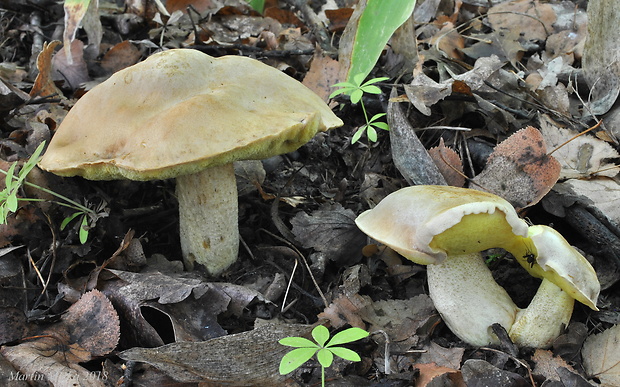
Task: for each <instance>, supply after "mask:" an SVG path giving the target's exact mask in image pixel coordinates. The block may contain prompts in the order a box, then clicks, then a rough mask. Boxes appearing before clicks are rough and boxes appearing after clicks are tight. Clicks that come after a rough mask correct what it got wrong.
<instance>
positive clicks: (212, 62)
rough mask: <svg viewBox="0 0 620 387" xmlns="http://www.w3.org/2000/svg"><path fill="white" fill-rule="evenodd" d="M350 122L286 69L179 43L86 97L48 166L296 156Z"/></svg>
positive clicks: (71, 169) (198, 163) (204, 163)
mask: <svg viewBox="0 0 620 387" xmlns="http://www.w3.org/2000/svg"><path fill="white" fill-rule="evenodd" d="M341 125H342V121H341V120H340V119H339V118H338V117H336V116H335V115H334V114H333V112H332V111H331V110H330V109H329V107H328V106H327V105H326V104H325V103H324V102H323V100H322V99H321V98H320V97H318V96H317V95H316V94H315V93H314V92H312V91H311V90H310V89H308V88H306V87H305V86H303V85H302V84H301V83H299V82H298V81H296V80H294V79H293V78H291V77H289V76H288V75H286V74H284V73H282V72H280V71H279V70H277V69H274V68H272V67H270V66H268V65H265V64H263V63H261V62H259V61H257V60H254V59H250V58H245V57H239V56H224V57H221V58H213V57H211V56H209V55H206V54H203V53H201V52H199V51H196V50H191V49H174V50H169V51H165V52H162V53H158V54H155V55H152V56H150V57H149V58H148V59H146V60H145V61H143V62H141V63H139V64H136V65H134V66H131V67H128V68H126V69H123V70H121V71H119V72H117V73H115V74H114V75H112V76H111V77H110V78H109V79H108V80H106V81H105V82H103V83H101V84H100V85H98V86H96V87H94V88H93V89H92V90H91V91H89V92H88V93H86V94H85V95H84V96H83V97H82V98H81V99H80V100H79V101H78V102H77V103H76V104H75V106H74V107H73V108H72V109H71V111H70V113H69V114H68V115H67V117H66V118H65V119H64V121H63V122H62V124H61V125H60V127H59V128H58V130H57V131H56V133H55V135H54V137H53V139H52V141H51V142H50V144H49V147H48V149H47V151H46V153H45V155H44V157H43V159H42V160H41V162H40V164H39V165H40V166H41V168H43V169H45V170H47V171H50V172H53V173H55V174H57V175H61V176H76V175H78V176H82V177H85V178H87V179H91V180H113V179H120V178H128V179H132V180H150V179H165V178H172V177H176V176H178V175H185V174H191V173H195V172H198V171H200V170H202V169H204V168H208V167H211V166H217V165H223V164H227V163H230V162H232V161H236V160H241V159H264V158H267V157H271V156H273V155H276V154H282V153H287V152H290V151H293V150H295V149H297V148H298V147H300V146H301V145H303V144H304V143H306V142H307V141H308V140H309V139H310V138H312V137H313V136H314V135H315V134H316V133H317V132H320V131H325V130H327V129H330V128H334V127H338V126H341Z"/></svg>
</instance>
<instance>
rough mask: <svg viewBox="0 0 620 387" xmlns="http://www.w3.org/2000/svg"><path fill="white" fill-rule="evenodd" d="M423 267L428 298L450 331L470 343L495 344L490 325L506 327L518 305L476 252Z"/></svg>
mask: <svg viewBox="0 0 620 387" xmlns="http://www.w3.org/2000/svg"><path fill="white" fill-rule="evenodd" d="M426 270H427V277H428V288H429V294H430V297H431V299H432V300H433V303H434V304H435V308H436V309H437V311H439V313H440V314H441V316H442V318H443V320H444V321H445V323H446V325H447V326H448V327H449V328H450V330H451V331H452V332H453V333H454V334H456V335H457V336H458V337H459V338H460V339H461V340H463V341H465V342H467V343H470V344H472V345H480V346H482V345H489V344H498V343H499V340H498V338H497V336H495V334H493V332H492V330H491V329H490V327H491V325H492V324H494V323H498V324H500V325H501V326H503V327H504V328H505V329H506V330H510V328H511V327H512V325H513V322H514V320H515V317H516V315H517V311H518V308H517V306H516V305H515V304H514V302H513V301H512V299H511V298H510V296H509V295H508V293H506V291H505V290H504V288H502V287H501V286H499V285H498V284H497V282H495V279H493V275H492V274H491V271H490V270H489V268H488V267H487V266H486V264H485V263H484V261H483V260H482V258H481V256H480V253H471V254H463V255H452V256H449V257H448V259H446V260H445V261H444V262H442V263H440V264H435V265H428V266H427V267H426Z"/></svg>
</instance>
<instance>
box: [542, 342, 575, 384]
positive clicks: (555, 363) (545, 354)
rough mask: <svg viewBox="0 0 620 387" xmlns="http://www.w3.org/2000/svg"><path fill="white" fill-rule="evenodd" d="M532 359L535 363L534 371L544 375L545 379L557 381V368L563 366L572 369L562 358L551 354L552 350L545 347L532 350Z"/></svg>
mask: <svg viewBox="0 0 620 387" xmlns="http://www.w3.org/2000/svg"><path fill="white" fill-rule="evenodd" d="M532 360H533V361H534V364H535V367H534V370H533V371H534V373H535V374H537V375H542V376H544V377H545V379H547V380H558V381H559V380H560V375H558V372H557V370H558V369H559V368H560V367H565V368H568V369H570V370H572V371H574V369H573V368H572V367H571V366H570V365H569V364H568V363H567V362H566V361H565V360H564V359H562V358H561V357H559V356H553V352H551V351H548V350H545V349H537V350H536V352H534V356H532Z"/></svg>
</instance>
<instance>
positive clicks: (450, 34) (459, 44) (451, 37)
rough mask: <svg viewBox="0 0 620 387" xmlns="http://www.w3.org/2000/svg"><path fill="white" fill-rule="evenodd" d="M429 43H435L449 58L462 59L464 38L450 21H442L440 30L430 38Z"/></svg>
mask: <svg viewBox="0 0 620 387" xmlns="http://www.w3.org/2000/svg"><path fill="white" fill-rule="evenodd" d="M430 44H432V45H436V46H437V47H438V48H439V50H441V51H442V52H444V53H445V54H446V55H447V56H448V57H449V58H452V59H463V53H462V51H463V48H465V38H464V37H463V36H462V35H461V34H459V32H458V30H457V29H456V28H455V27H454V24H453V23H452V22H450V21H447V22H445V23H443V26H442V28H441V30H440V31H439V32H437V34H436V35H435V36H433V37H432V38H431V40H430Z"/></svg>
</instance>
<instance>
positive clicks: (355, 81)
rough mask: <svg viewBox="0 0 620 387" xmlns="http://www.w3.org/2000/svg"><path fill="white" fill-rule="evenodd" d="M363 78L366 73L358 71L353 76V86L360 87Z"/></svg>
mask: <svg viewBox="0 0 620 387" xmlns="http://www.w3.org/2000/svg"><path fill="white" fill-rule="evenodd" d="M364 78H366V75H365V74H364V73H358V74H355V75H354V76H353V82H352V83H353V84H354V85H355V88H360V87H361V86H362V82H364Z"/></svg>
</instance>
